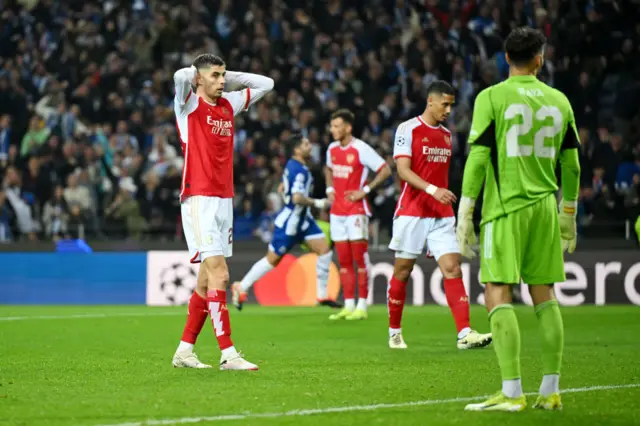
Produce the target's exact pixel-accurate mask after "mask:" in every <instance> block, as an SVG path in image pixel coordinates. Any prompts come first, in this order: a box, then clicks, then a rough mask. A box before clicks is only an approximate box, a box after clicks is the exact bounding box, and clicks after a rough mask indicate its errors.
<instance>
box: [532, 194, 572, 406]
mask: <svg viewBox="0 0 640 426" xmlns="http://www.w3.org/2000/svg"><path fill="white" fill-rule="evenodd" d="M533 209H534V215H533V216H532V229H544V230H546V231H545V232H532V233H531V234H530V235H529V244H528V245H527V250H526V252H525V256H524V261H523V270H522V278H523V280H524V281H525V282H526V283H527V284H529V292H530V293H531V298H532V300H533V304H534V306H535V312H536V317H537V318H538V323H539V329H540V337H541V339H540V342H541V346H542V347H541V349H542V369H543V371H542V373H543V377H542V383H541V384H540V392H539V393H540V394H539V396H538V399H537V401H536V403H535V405H534V407H536V408H542V409H547V410H558V409H561V408H562V402H561V399H560V370H561V366H562V353H563V350H564V325H563V321H562V314H561V313H560V306H559V305H558V301H557V300H556V298H555V294H554V292H553V284H552V283H556V282H563V281H564V280H565V279H566V277H565V272H564V259H563V254H562V244H561V240H560V227H559V225H558V213H557V207H556V200H555V197H554V196H553V194H551V195H550V196H549V197H548V198H546V199H544V200H540V201H539V202H538V203H536V205H534V206H533Z"/></svg>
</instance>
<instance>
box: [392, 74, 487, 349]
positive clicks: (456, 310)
mask: <svg viewBox="0 0 640 426" xmlns="http://www.w3.org/2000/svg"><path fill="white" fill-rule="evenodd" d="M454 94H455V91H454V89H453V87H451V86H450V85H449V84H448V83H446V82H444V81H435V82H433V83H432V84H431V85H430V86H429V88H428V90H427V107H426V109H425V111H424V112H423V113H422V115H421V116H419V117H415V118H412V119H411V120H408V121H405V122H404V123H402V124H400V126H399V127H398V130H397V131H396V136H395V143H394V149H393V157H394V158H395V161H396V165H397V168H398V175H399V177H400V179H401V180H402V182H403V186H402V193H401V195H400V198H399V199H398V204H397V207H396V212H395V215H394V219H393V236H392V239H391V244H390V245H389V248H390V249H391V250H393V251H395V263H394V271H393V277H392V279H391V282H390V284H389V289H388V295H387V296H388V298H387V304H388V308H389V347H390V348H392V349H406V347H407V345H406V343H405V342H404V339H403V338H402V330H401V328H400V322H401V319H402V310H403V308H404V302H405V297H406V286H407V281H408V280H409V276H410V275H411V271H412V270H413V266H414V265H415V263H416V259H417V258H418V256H419V255H420V254H421V253H422V252H423V250H424V249H425V245H426V248H427V249H428V251H429V253H431V255H432V256H433V257H435V259H436V261H437V262H438V266H439V267H440V270H441V271H442V274H443V275H444V290H445V294H446V297H447V303H448V304H449V308H450V309H451V312H452V314H453V318H454V320H455V324H456V328H457V330H458V342H457V346H458V348H459V349H470V348H478V347H484V346H487V345H488V344H489V343H491V334H480V333H477V332H476V331H474V330H472V329H471V328H470V326H469V298H468V297H467V292H466V290H465V288H464V284H463V282H462V271H461V270H460V250H459V248H458V241H457V240H456V231H455V218H454V215H453V208H452V207H451V204H452V203H453V202H454V201H455V200H456V197H455V195H454V194H453V193H452V192H451V191H449V190H448V189H447V187H448V185H449V164H450V162H451V133H450V132H449V130H447V129H446V128H445V127H444V126H443V125H442V124H441V123H442V122H443V121H445V120H446V119H447V117H448V116H449V113H450V112H451V106H452V105H453V103H454V100H455V97H454Z"/></svg>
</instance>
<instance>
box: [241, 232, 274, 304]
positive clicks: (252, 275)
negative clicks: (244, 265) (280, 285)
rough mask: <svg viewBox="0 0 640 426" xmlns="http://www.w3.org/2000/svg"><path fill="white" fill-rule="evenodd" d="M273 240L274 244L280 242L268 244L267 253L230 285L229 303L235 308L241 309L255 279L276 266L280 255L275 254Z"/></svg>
mask: <svg viewBox="0 0 640 426" xmlns="http://www.w3.org/2000/svg"><path fill="white" fill-rule="evenodd" d="M274 242H275V243H276V245H278V246H280V243H278V242H277V241H273V242H272V244H270V245H269V249H268V250H267V254H266V255H265V256H264V257H263V258H262V259H260V260H258V261H257V262H256V263H254V264H253V266H252V267H251V269H249V272H247V273H246V274H245V276H244V277H242V280H240V281H236V282H234V283H233V284H232V285H231V303H233V306H235V307H236V309H237V310H239V311H241V310H242V307H243V305H244V302H246V301H247V298H248V293H249V289H250V288H251V287H252V286H253V285H254V284H255V283H256V281H258V280H259V279H260V278H262V277H264V276H265V275H266V274H267V273H269V272H270V271H271V270H272V269H273V268H275V267H276V266H278V263H280V260H281V259H282V257H281V256H280V255H278V254H276V250H275V249H274V246H273V243H274Z"/></svg>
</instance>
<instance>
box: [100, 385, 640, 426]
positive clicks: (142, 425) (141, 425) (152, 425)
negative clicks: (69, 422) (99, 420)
mask: <svg viewBox="0 0 640 426" xmlns="http://www.w3.org/2000/svg"><path fill="white" fill-rule="evenodd" d="M629 388H640V383H631V384H626V385H604V386H589V387H584V388H572V389H564V390H563V391H562V393H579V392H593V391H601V390H612V389H629ZM526 395H529V396H530V395H537V392H529V393H527V394H526ZM487 397H488V396H487V395H484V396H470V397H464V398H449V399H427V400H423V401H411V402H400V403H396V404H373V405H352V406H346V407H329V408H312V409H308V410H291V411H282V412H272V413H246V414H224V415H219V416H207V417H182V418H178V419H159V420H153V419H150V420H144V421H141V422H129V423H116V424H110V425H102V426H156V425H157V426H162V425H175V424H183V423H199V422H220V421H225V420H248V419H264V418H278V417H294V416H311V415H314V414H330V413H344V412H348V411H374V410H380V409H385V408H403V407H417V406H422V405H440V404H450V403H453V402H471V401H478V400H481V399H484V398H487Z"/></svg>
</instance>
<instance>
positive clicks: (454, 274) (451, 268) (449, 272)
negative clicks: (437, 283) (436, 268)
mask: <svg viewBox="0 0 640 426" xmlns="http://www.w3.org/2000/svg"><path fill="white" fill-rule="evenodd" d="M441 269H442V275H444V277H445V278H460V277H461V276H462V269H461V268H460V263H458V262H455V263H448V264H446V265H445V266H444V267H442V268H441Z"/></svg>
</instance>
